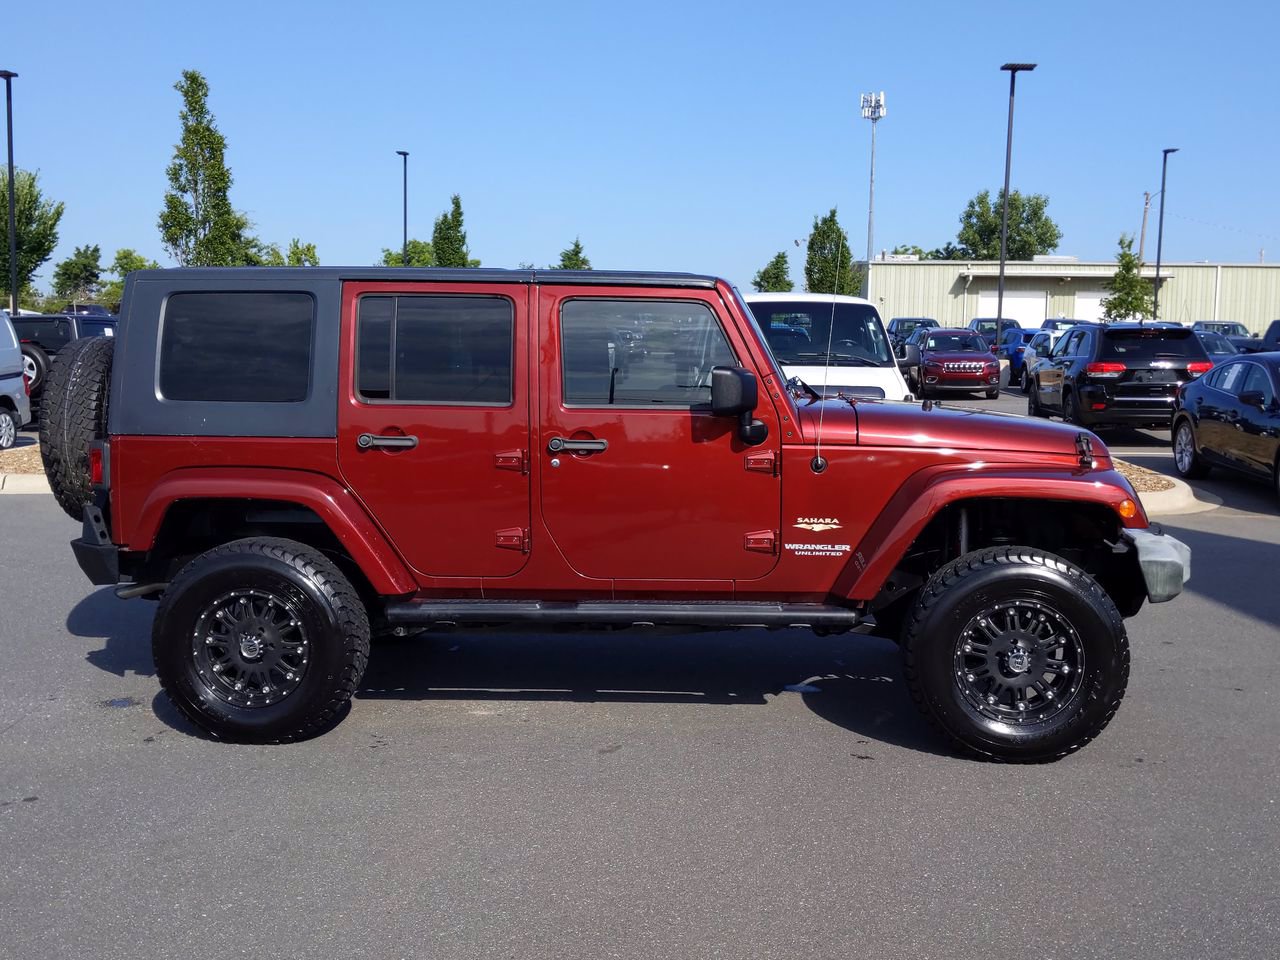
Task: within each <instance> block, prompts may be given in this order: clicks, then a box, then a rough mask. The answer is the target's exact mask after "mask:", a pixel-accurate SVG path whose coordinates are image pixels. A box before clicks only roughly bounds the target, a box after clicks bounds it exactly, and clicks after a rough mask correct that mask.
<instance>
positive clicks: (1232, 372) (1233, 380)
mask: <svg viewBox="0 0 1280 960" xmlns="http://www.w3.org/2000/svg"><path fill="white" fill-rule="evenodd" d="M1247 366H1249V365H1248V364H1247V363H1233V364H1231V365H1230V366H1229V367H1225V368H1224V369H1223V371H1222V376H1221V377H1219V378H1218V380H1217V382H1216V383H1214V386H1215V387H1217V388H1218V389H1219V390H1225V391H1226V392H1227V393H1238V392H1239V390H1240V384H1241V383H1243V382H1244V375H1245V367H1247Z"/></svg>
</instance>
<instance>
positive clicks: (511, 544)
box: [494, 527, 529, 553]
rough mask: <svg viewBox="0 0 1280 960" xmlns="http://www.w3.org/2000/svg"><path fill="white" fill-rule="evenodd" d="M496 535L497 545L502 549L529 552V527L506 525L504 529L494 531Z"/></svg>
mask: <svg viewBox="0 0 1280 960" xmlns="http://www.w3.org/2000/svg"><path fill="white" fill-rule="evenodd" d="M494 536H495V537H497V544H496V545H497V546H498V547H500V548H501V549H503V550H519V551H520V552H521V553H528V552H529V528H528V527H507V528H506V529H505V530H497V531H494Z"/></svg>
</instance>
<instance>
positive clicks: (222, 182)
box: [159, 70, 262, 267]
mask: <svg viewBox="0 0 1280 960" xmlns="http://www.w3.org/2000/svg"><path fill="white" fill-rule="evenodd" d="M174 89H175V90H177V91H178V92H179V93H180V94H181V95H182V112H181V113H180V114H179V118H180V120H181V123H182V136H181V139H180V140H179V141H178V144H177V145H176V146H175V147H174V153H173V161H172V162H171V163H170V164H169V167H168V169H167V170H166V173H167V175H168V177H169V189H168V190H167V191H166V192H165V195H164V209H163V210H162V211H161V212H160V219H159V227H160V238H161V240H162V242H163V243H164V248H165V250H167V251H168V252H169V255H170V256H171V257H173V259H174V260H176V261H178V263H180V264H182V265H183V266H204V267H208V266H217V267H221V266H238V265H242V264H246V263H253V262H255V261H259V260H260V259H261V250H262V248H261V244H259V243H258V242H257V241H256V240H254V239H253V237H252V236H251V235H250V233H249V230H250V223H249V219H248V218H247V217H246V216H244V215H243V214H241V213H237V212H236V211H235V210H234V209H233V208H232V206H231V197H230V191H231V171H230V170H228V169H227V164H226V160H225V158H224V155H225V153H226V147H227V142H226V139H225V138H224V137H223V136H222V134H221V133H220V132H219V131H218V127H217V125H216V123H215V122H214V117H213V114H212V113H211V112H210V111H209V105H208V100H209V84H208V82H207V81H206V80H205V78H204V77H203V76H201V75H200V74H199V73H198V72H197V71H195V70H184V71H182V80H180V81H179V82H178V83H176V84H174Z"/></svg>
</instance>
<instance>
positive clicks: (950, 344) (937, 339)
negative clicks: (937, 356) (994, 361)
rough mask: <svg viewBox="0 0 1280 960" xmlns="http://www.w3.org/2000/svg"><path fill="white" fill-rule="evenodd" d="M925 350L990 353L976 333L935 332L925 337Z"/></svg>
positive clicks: (989, 349)
mask: <svg viewBox="0 0 1280 960" xmlns="http://www.w3.org/2000/svg"><path fill="white" fill-rule="evenodd" d="M924 348H925V349H926V350H940V351H956V352H963V353H968V352H970V351H972V352H974V353H990V352H991V348H990V347H989V346H987V341H986V340H984V339H983V338H982V337H980V336H978V335H977V334H976V333H935V334H930V335H929V336H928V337H926V338H925V342H924Z"/></svg>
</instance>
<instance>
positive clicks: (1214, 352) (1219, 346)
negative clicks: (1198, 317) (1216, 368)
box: [1200, 333, 1240, 357]
mask: <svg viewBox="0 0 1280 960" xmlns="http://www.w3.org/2000/svg"><path fill="white" fill-rule="evenodd" d="M1200 342H1201V343H1202V344H1203V345H1204V348H1205V349H1206V350H1208V351H1209V353H1210V355H1211V356H1215V357H1217V356H1222V355H1226V354H1232V353H1239V352H1240V351H1239V350H1237V349H1236V348H1235V347H1234V346H1232V345H1231V341H1230V340H1228V339H1227V338H1226V337H1224V336H1223V335H1222V334H1220V333H1201V334H1200Z"/></svg>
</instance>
